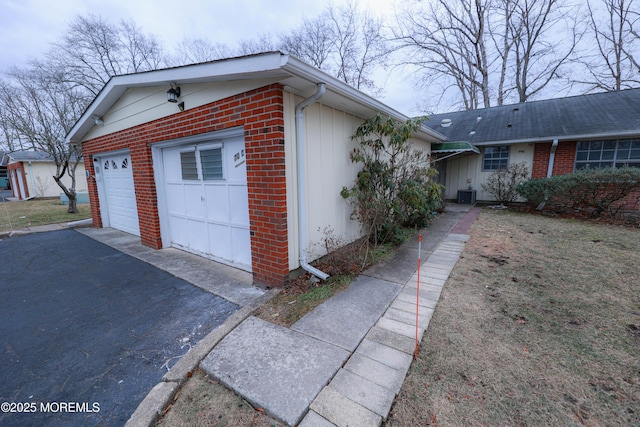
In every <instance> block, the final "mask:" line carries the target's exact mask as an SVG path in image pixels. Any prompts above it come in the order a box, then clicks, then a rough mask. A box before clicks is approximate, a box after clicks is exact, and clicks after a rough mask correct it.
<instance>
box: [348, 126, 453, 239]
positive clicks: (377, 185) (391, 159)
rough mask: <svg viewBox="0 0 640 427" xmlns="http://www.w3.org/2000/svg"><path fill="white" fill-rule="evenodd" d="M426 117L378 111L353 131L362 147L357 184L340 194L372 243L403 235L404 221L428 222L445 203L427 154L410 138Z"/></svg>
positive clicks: (355, 157)
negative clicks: (399, 118)
mask: <svg viewBox="0 0 640 427" xmlns="http://www.w3.org/2000/svg"><path fill="white" fill-rule="evenodd" d="M425 119H426V118H424V117H419V118H416V119H411V120H407V121H406V122H404V123H401V122H398V121H396V120H394V119H393V118H391V117H388V118H385V117H383V116H381V115H380V114H378V115H376V116H374V117H372V118H370V119H368V120H366V121H365V122H364V123H363V124H362V125H361V126H360V127H359V128H358V129H357V130H356V133H355V134H354V135H353V136H352V139H353V140H355V141H357V142H358V147H357V148H356V149H355V150H354V151H353V152H352V153H351V155H350V158H351V161H352V162H353V163H359V164H361V165H362V169H361V170H360V172H359V173H358V176H357V179H356V182H355V184H354V186H353V187H351V188H346V187H344V188H343V189H342V191H341V193H340V194H341V195H342V197H344V198H345V199H347V200H349V202H350V204H351V205H352V206H353V208H354V210H353V214H352V217H353V218H354V219H357V220H358V221H359V222H360V223H361V224H362V225H363V227H365V230H366V232H367V234H368V237H369V240H370V241H371V242H373V243H376V244H378V243H385V242H394V243H397V242H399V241H401V240H402V238H403V236H404V233H403V228H404V227H424V226H426V225H427V224H428V222H429V220H430V219H431V218H432V217H433V213H434V212H435V211H436V210H437V209H438V208H439V207H440V206H441V205H442V186H441V185H439V184H437V183H435V182H434V181H433V179H432V178H433V177H434V175H435V174H436V173H437V172H436V171H435V169H432V168H431V167H430V164H429V158H428V156H427V155H426V154H425V153H424V152H423V151H421V150H417V149H414V148H412V147H411V144H409V142H408V141H409V139H410V138H411V136H412V134H413V133H414V132H416V131H417V130H418V129H420V127H421V126H422V122H423V121H424V120H425Z"/></svg>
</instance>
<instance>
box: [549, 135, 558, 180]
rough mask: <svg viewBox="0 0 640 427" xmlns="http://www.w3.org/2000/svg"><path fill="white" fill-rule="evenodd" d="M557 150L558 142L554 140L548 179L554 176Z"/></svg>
mask: <svg viewBox="0 0 640 427" xmlns="http://www.w3.org/2000/svg"><path fill="white" fill-rule="evenodd" d="M556 148H558V140H557V139H554V140H553V144H551V154H549V169H547V178H551V175H552V174H553V162H554V161H555V159H556Z"/></svg>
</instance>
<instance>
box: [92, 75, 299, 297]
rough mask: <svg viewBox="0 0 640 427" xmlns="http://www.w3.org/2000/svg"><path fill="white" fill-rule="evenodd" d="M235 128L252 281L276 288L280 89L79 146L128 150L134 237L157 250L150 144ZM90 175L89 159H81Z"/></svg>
mask: <svg viewBox="0 0 640 427" xmlns="http://www.w3.org/2000/svg"><path fill="white" fill-rule="evenodd" d="M238 126H242V127H243V128H244V138H245V147H246V155H247V160H246V161H247V184H248V191H249V219H250V227H251V228H250V230H251V251H252V270H253V277H254V281H255V282H256V283H257V284H261V285H266V286H282V285H284V284H285V282H286V280H287V277H288V274H289V260H288V254H289V251H288V240H287V201H286V179H285V152H284V103H283V88H282V86H281V85H279V84H274V85H269V86H265V87H262V88H259V89H256V90H252V91H249V92H245V93H243V94H239V95H235V96H231V97H228V98H225V99H222V100H219V101H216V102H213V103H211V104H207V105H204V106H201V107H197V108H193V109H189V110H186V111H184V112H177V113H176V114H174V115H172V116H169V117H165V118H162V119H158V120H155V121H153V122H149V123H145V124H142V125H139V126H135V127H133V128H130V129H126V130H123V131H120V132H117V133H115V134H111V135H106V136H103V137H99V138H95V139H93V140H89V141H86V142H84V143H83V152H84V154H85V156H92V155H93V154H95V153H104V152H108V151H113V150H119V149H124V148H129V149H130V150H131V167H132V171H133V181H134V185H135V189H136V200H137V205H138V217H139V220H140V237H141V241H142V243H143V244H144V245H147V246H150V247H152V248H156V249H159V248H161V247H162V239H161V236H160V220H159V217H158V204H157V193H156V187H155V181H154V174H153V161H152V157H151V147H150V144H153V143H156V142H161V141H166V140H171V139H176V138H182V137H187V136H192V135H198V134H202V133H206V132H213V131H218V130H222V129H228V128H233V127H238ZM85 165H87V166H86V167H87V169H88V170H89V172H90V173H91V176H94V170H93V161H87V162H85ZM88 181H89V182H88V187H89V197H90V201H91V211H92V214H93V218H94V220H93V221H94V226H96V227H101V226H102V223H101V220H100V216H99V212H100V210H99V209H100V207H99V201H98V190H97V186H96V183H95V179H90V180H88Z"/></svg>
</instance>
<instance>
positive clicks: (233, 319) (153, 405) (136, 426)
mask: <svg viewBox="0 0 640 427" xmlns="http://www.w3.org/2000/svg"><path fill="white" fill-rule="evenodd" d="M279 292H280V290H279V289H271V290H269V291H267V292H265V294H264V295H262V296H261V297H259V298H257V299H256V300H255V301H253V302H252V303H250V304H247V305H245V306H244V307H242V308H240V309H239V310H238V311H236V312H235V313H233V314H232V315H231V316H230V317H229V318H228V319H227V320H225V321H224V323H223V324H222V325H220V326H218V327H217V328H216V329H214V330H213V331H211V332H210V333H209V334H208V335H207V336H206V337H204V338H203V339H202V340H200V342H199V343H198V344H197V345H196V346H195V347H193V348H192V349H191V350H189V351H188V352H187V354H185V355H184V356H182V357H181V358H180V360H178V362H177V363H176V364H175V365H173V367H171V369H169V372H167V373H166V374H165V375H164V377H162V382H160V383H158V384H156V385H155V386H154V387H153V388H152V389H151V391H150V392H149V393H148V394H147V396H146V397H145V398H144V400H143V401H142V402H140V404H139V405H138V408H136V410H135V411H134V413H133V415H131V417H130V418H129V420H128V421H127V423H126V424H125V427H148V426H151V425H152V424H153V423H154V422H155V421H156V420H157V419H158V418H160V416H161V415H162V412H163V411H164V409H165V408H166V407H167V406H168V405H169V403H170V402H171V400H172V399H173V397H174V396H175V394H176V392H177V391H178V389H179V388H180V386H181V385H182V384H184V383H185V382H186V381H187V379H189V378H190V377H191V375H192V373H193V371H194V370H195V369H196V368H197V367H198V364H199V363H200V362H201V361H202V360H203V359H204V358H205V357H206V356H207V355H208V354H209V353H210V352H211V350H213V347H215V346H216V344H218V343H219V342H220V341H221V340H222V339H223V338H224V337H225V336H227V335H228V334H229V333H230V332H231V331H233V330H234V329H235V328H236V327H237V326H238V325H239V324H240V323H242V322H243V321H244V320H245V319H246V318H247V317H249V316H250V315H251V313H252V312H253V311H254V310H255V309H256V308H258V307H259V306H260V305H262V304H263V303H265V302H266V301H268V300H270V299H271V298H273V297H274V296H276V295H277V294H278V293H279Z"/></svg>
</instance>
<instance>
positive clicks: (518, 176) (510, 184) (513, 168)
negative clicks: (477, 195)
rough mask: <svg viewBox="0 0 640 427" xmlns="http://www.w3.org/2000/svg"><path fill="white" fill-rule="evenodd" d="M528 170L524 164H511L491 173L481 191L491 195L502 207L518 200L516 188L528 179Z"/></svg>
mask: <svg viewBox="0 0 640 427" xmlns="http://www.w3.org/2000/svg"><path fill="white" fill-rule="evenodd" d="M529 176H530V175H529V168H528V167H527V164H526V163H525V162H520V163H512V164H510V165H509V166H508V167H506V168H503V169H498V170H496V171H494V172H492V173H491V174H490V175H489V176H488V178H487V182H486V183H483V184H482V189H483V190H484V191H486V192H488V193H489V194H491V195H492V196H493V197H494V198H495V199H496V201H497V202H500V203H501V204H503V205H507V204H509V203H513V202H515V200H516V199H517V198H518V192H517V191H516V186H517V185H518V184H520V183H521V182H523V181H524V180H526V179H527V178H529Z"/></svg>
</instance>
